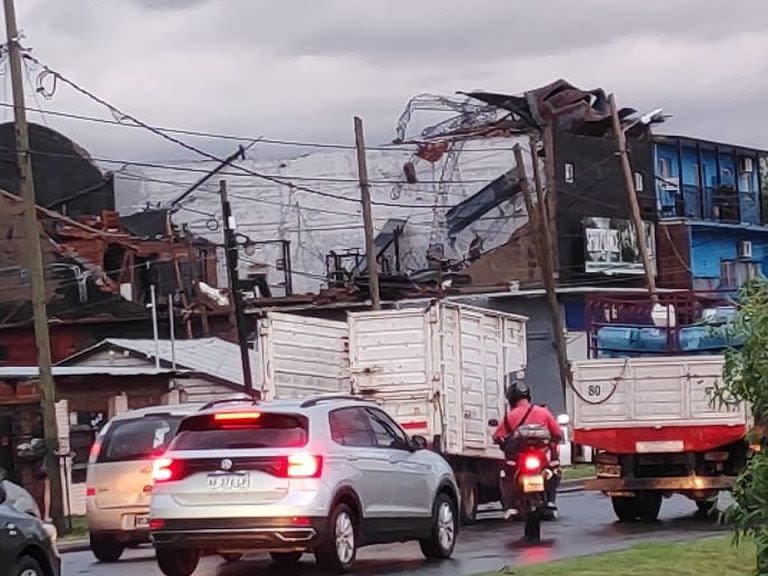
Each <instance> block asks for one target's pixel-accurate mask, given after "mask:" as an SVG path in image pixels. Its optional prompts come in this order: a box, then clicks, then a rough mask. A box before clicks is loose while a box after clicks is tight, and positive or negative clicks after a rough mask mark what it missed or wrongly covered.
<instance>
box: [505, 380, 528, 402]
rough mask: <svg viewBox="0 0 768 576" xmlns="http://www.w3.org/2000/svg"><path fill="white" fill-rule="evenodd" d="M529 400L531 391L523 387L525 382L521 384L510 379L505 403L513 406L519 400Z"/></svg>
mask: <svg viewBox="0 0 768 576" xmlns="http://www.w3.org/2000/svg"><path fill="white" fill-rule="evenodd" d="M522 399H526V400H528V401H530V399H531V389H530V388H528V386H526V385H525V382H521V381H519V380H517V379H516V378H510V382H509V385H508V386H507V402H509V404H510V406H514V405H515V404H517V403H518V402H519V401H520V400H522Z"/></svg>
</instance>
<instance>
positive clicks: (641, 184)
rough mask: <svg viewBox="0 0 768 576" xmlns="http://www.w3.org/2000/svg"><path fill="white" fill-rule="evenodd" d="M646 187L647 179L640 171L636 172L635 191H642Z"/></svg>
mask: <svg viewBox="0 0 768 576" xmlns="http://www.w3.org/2000/svg"><path fill="white" fill-rule="evenodd" d="M644 188H645V180H644V179H643V175H642V174H641V173H640V172H635V192H642V191H643V189H644Z"/></svg>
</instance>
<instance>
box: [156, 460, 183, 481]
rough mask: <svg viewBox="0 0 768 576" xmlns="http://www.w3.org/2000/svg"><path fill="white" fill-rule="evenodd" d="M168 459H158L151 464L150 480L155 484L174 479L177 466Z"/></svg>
mask: <svg viewBox="0 0 768 576" xmlns="http://www.w3.org/2000/svg"><path fill="white" fill-rule="evenodd" d="M174 464H175V462H174V461H173V460H171V459H170V458H158V459H157V460H155V461H154V462H153V463H152V479H153V480H154V481H155V482H169V481H171V480H173V479H174V476H176V472H177V466H174Z"/></svg>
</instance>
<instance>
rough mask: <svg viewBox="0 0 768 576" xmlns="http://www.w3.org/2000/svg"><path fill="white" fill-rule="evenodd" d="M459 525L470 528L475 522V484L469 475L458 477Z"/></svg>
mask: <svg viewBox="0 0 768 576" xmlns="http://www.w3.org/2000/svg"><path fill="white" fill-rule="evenodd" d="M459 491H460V492H461V523H462V524H464V525H465V526H470V525H472V524H474V523H475V521H476V520H477V482H475V479H474V478H472V476H471V475H470V474H469V473H465V474H461V475H460V476H459Z"/></svg>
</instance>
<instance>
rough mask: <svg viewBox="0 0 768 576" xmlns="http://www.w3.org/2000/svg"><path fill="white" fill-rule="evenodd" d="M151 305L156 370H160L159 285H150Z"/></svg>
mask: <svg viewBox="0 0 768 576" xmlns="http://www.w3.org/2000/svg"><path fill="white" fill-rule="evenodd" d="M149 307H150V308H151V312H152V338H153V339H154V340H155V370H160V331H159V329H158V326H157V287H156V286H155V285H154V284H151V285H150V286H149Z"/></svg>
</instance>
